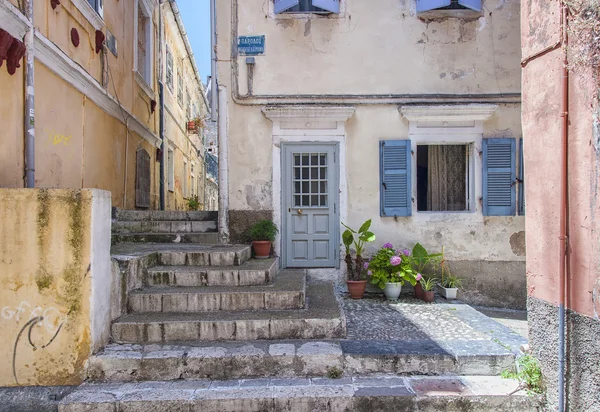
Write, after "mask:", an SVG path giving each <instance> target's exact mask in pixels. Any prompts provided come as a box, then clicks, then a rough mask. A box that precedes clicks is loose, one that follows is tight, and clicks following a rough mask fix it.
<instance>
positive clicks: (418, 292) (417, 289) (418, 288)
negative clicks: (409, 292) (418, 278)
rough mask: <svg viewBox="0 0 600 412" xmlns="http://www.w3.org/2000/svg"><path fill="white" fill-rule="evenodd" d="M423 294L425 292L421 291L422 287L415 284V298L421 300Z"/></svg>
mask: <svg viewBox="0 0 600 412" xmlns="http://www.w3.org/2000/svg"><path fill="white" fill-rule="evenodd" d="M424 292H425V291H424V290H423V286H421V284H420V283H419V282H417V284H416V285H415V298H417V299H423V296H424Z"/></svg>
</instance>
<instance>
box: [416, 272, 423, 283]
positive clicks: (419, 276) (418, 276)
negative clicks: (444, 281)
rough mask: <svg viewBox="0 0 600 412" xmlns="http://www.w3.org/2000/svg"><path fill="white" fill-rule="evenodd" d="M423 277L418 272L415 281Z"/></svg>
mask: <svg viewBox="0 0 600 412" xmlns="http://www.w3.org/2000/svg"><path fill="white" fill-rule="evenodd" d="M421 279H423V276H422V275H421V274H420V273H417V281H419V280H421Z"/></svg>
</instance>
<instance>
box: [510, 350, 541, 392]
mask: <svg viewBox="0 0 600 412" xmlns="http://www.w3.org/2000/svg"><path fill="white" fill-rule="evenodd" d="M502 377H503V378H505V379H516V380H518V381H519V387H518V388H517V389H516V390H515V392H517V391H520V390H521V389H525V390H527V393H528V394H529V395H535V394H541V393H544V386H543V376H542V370H541V368H540V364H539V362H538V361H537V359H535V358H534V357H533V356H531V355H523V356H521V357H520V358H519V359H518V360H517V371H516V372H515V371H508V370H507V371H503V372H502Z"/></svg>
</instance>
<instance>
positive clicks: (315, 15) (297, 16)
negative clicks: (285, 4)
mask: <svg viewBox="0 0 600 412" xmlns="http://www.w3.org/2000/svg"><path fill="white" fill-rule="evenodd" d="M271 17H272V18H274V19H275V20H292V19H293V20H308V19H329V20H337V19H344V18H346V15H345V13H343V12H340V13H329V12H326V13H320V12H312V13H280V14H275V13H272V14H271Z"/></svg>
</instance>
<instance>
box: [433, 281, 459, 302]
mask: <svg viewBox="0 0 600 412" xmlns="http://www.w3.org/2000/svg"><path fill="white" fill-rule="evenodd" d="M437 290H438V293H439V294H440V295H442V296H443V297H445V298H446V299H448V300H454V299H456V295H457V293H458V288H445V287H443V286H442V285H440V284H439V283H438V284H437Z"/></svg>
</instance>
